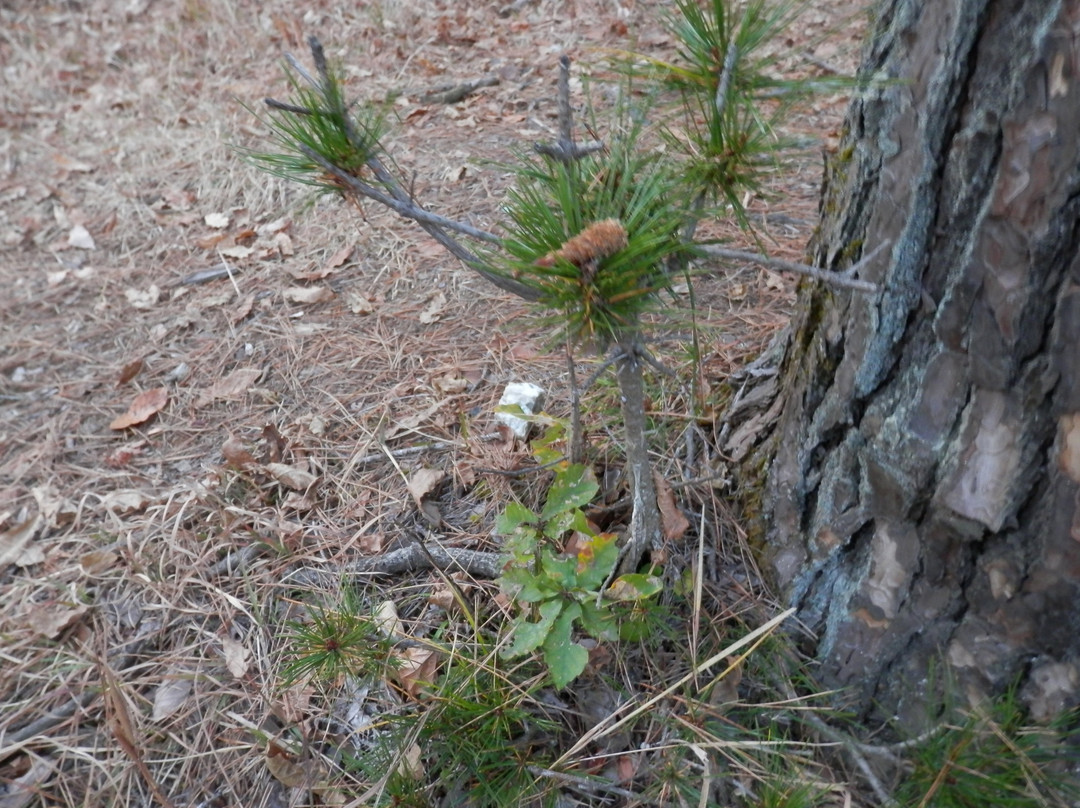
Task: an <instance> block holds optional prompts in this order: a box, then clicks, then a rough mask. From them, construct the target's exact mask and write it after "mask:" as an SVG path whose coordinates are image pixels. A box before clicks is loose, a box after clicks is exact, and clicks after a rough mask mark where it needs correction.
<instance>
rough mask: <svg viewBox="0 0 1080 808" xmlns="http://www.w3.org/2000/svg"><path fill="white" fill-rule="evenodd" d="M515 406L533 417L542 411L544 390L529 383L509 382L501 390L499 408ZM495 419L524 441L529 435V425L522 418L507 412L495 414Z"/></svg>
mask: <svg viewBox="0 0 1080 808" xmlns="http://www.w3.org/2000/svg"><path fill="white" fill-rule="evenodd" d="M513 404H517V405H518V406H519V407H521V411H522V412H523V413H525V414H526V415H535V414H536V413H538V412H540V411H541V410H542V409H544V388H543V387H539V386H538V385H535V384H530V383H529V382H511V383H510V384H508V385H506V389H505V390H503V394H502V398H500V399H499V406H500V407H504V406H507V405H513ZM495 418H496V419H497V420H498V421H499V423H502V424H506V425H507V426H508V427H510V431H511V432H513V433H514V434H515V435H517V436H518V437H519V438H521V439H522V440H524V439H525V438H526V437H528V435H529V427H530V426H531V424H530V423H529V422H528V421H526V420H525V419H524V418H519V417H518V416H516V415H513V414H511V413H508V412H497V413H495Z"/></svg>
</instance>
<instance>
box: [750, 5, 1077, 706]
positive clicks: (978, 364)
mask: <svg viewBox="0 0 1080 808" xmlns="http://www.w3.org/2000/svg"><path fill="white" fill-rule="evenodd" d="M873 27H874V29H875V33H874V34H873V36H872V39H871V40H870V42H869V43H868V45H867V50H866V55H865V68H866V71H867V76H868V77H870V76H872V77H874V78H875V79H877V80H878V81H879V83H878V84H877V86H876V87H872V88H870V89H868V90H865V91H863V92H861V93H860V94H859V97H857V98H856V99H855V100H854V102H853V104H852V107H851V109H850V112H849V116H848V120H847V131H846V132H845V135H844V138H843V141H842V143H841V145H840V148H839V149H838V151H837V152H836V154H835V155H833V156H832V158H831V160H829V161H828V166H827V171H826V184H825V190H824V194H823V200H822V222H821V226H820V230H819V233H818V235H817V238H816V242H815V247H814V251H815V253H816V255H815V258H816V264H817V265H818V266H825V267H830V268H835V269H843V268H844V267H845V266H848V265H850V264H851V263H853V262H854V260H855V259H857V258H858V257H859V255H861V254H866V253H868V252H869V251H870V250H872V249H873V248H874V247H876V246H877V245H879V244H881V243H882V242H886V241H887V242H889V243H890V246H889V248H888V249H885V250H883V251H882V252H881V254H880V255H879V256H878V258H877V259H875V260H874V261H873V262H872V263H871V265H870V266H869V268H868V269H867V271H866V273H864V274H863V276H862V277H864V278H866V279H868V280H871V281H874V282H876V283H878V284H880V285H881V287H882V289H883V291H882V292H881V293H880V294H878V295H876V296H867V295H860V294H853V293H847V292H839V291H834V290H831V289H829V288H827V287H825V286H822V285H820V284H806V285H804V288H803V289H802V291H801V300H800V307H799V311H800V314H799V316H798V317H797V318H796V321H795V322H794V323H793V325H792V329H791V332H790V337H789V342H788V344H787V346H786V350H785V355H784V359H783V361H782V362H781V364H780V367H779V377H778V378H779V382H780V383H779V388H778V389H779V391H780V396H781V398H780V399H779V402H780V404H779V408H780V415H779V419H778V420H776V421H775V429H774V431H773V432H772V433H771V435H770V436H769V437H768V439H767V440H765V441H763V442H762V443H761V444H759V446H758V447H757V449H756V450H755V452H754V453H753V454H749V455H747V457H746V460H744V462H743V465H742V468H743V470H744V472H746V473H744V479H746V474H748V470H749V469H752V468H756V469H758V470H760V471H762V472H763V473H764V478H765V489H764V491H759V493H760V502H761V503H762V504H761V508H762V512H763V519H762V522H761V528H762V534H761V535H762V537H763V546H764V548H765V550H764V553H765V556H766V560H767V562H768V563H767V564H766V565H765V566H766V567H767V568H768V569H769V570H771V572H772V575H773V577H774V579H775V582H776V583H777V584H778V586H779V587H780V589H781V591H783V592H784V593H785V595H786V597H788V598H789V599H790V601H791V602H792V603H793V604H796V605H798V607H799V612H800V617H801V619H802V621H803V622H804V623H805V624H806V625H807V626H809V627H810V628H811V629H813V631H814V632H815V633H816V638H815V640H814V641H813V642H812V643H810V644H809V648H808V650H810V651H811V652H812V653H813V654H814V656H815V657H816V658H817V660H818V661H819V662H820V668H819V670H818V674H819V676H820V679H821V681H822V683H823V684H824V685H826V686H829V687H844V688H850V690H849V691H848V693H849V695H850V697H851V699H852V703H853V705H854V706H855V708H856V709H857V710H858V711H860V712H861V713H862V714H864V715H870V714H874V715H876V716H877V717H878V718H885V719H890V720H891V719H893V718H894V717H896V718H898V719H899V720H900V722H901V723H903V724H906V725H908V726H912V727H914V726H919V725H920V724H921V723H922V722H924V721H925V720H926V719H927V718H928V714H927V712H926V710H927V708H928V704H927V702H928V701H929V700H930V699H931V697H932V696H933V694H932V693H931V692H930V687H931V685H932V684H933V683H934V682H935V681H936V682H938V683H939V684H940V683H941V682H942V681H944V680H945V679H946V678H947V677H951V679H952V681H953V682H954V683H955V684H957V685H958V686H959V688H960V693H961V694H962V695H967V696H971V695H975V694H990V693H994V692H997V691H1000V690H1001V689H1002V688H1003V687H1005V686H1007V685H1009V684H1010V683H1013V682H1015V681H1017V680H1019V681H1020V682H1021V683H1022V690H1021V694H1022V696H1023V697H1024V699H1025V700H1026V701H1027V702H1028V704H1029V706H1030V707H1031V708H1032V711H1033V713H1034V714H1035V716H1036V717H1040V718H1041V717H1044V716H1045V715H1047V714H1048V713H1050V712H1053V711H1056V710H1058V709H1060V708H1062V707H1064V706H1067V705H1069V704H1075V703H1076V701H1077V694H1078V691H1080V507H1078V504H1080V257H1078V248H1080V45H1078V39H1077V37H1078V35H1080V0H923V1H922V2H920V1H919V0H886V2H883V3H880V4H879V6H878V9H877V12H876V15H875V20H874V25H873ZM889 79H891V81H888V80H889ZM883 80H884V81H883ZM935 670H936V671H937V673H936V674H934V673H932V671H935Z"/></svg>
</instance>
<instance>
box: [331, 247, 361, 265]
mask: <svg viewBox="0 0 1080 808" xmlns="http://www.w3.org/2000/svg"><path fill="white" fill-rule="evenodd" d="M354 249H356V248H355V247H354V246H353V245H352V244H347V245H345V246H344V247H342V248H341V249H340V250H338V251H337V252H336V253H334V254H333V255H331V256H330V257H329V258H328V259H327V261H326V265H327V266H328V267H330V268H331V269H337V268H338V267H340V266H342V265H343V264H344V263H345V262H346V261H348V260H349V257H350V256H351V255H352V254H353V250H354Z"/></svg>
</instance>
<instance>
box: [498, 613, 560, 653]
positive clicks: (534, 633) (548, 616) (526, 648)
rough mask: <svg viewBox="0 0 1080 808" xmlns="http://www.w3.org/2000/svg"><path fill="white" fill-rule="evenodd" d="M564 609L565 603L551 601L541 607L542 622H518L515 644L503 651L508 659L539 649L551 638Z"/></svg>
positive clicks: (515, 630)
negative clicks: (553, 627)
mask: <svg viewBox="0 0 1080 808" xmlns="http://www.w3.org/2000/svg"><path fill="white" fill-rule="evenodd" d="M562 609H563V601H561V600H549V601H548V602H547V603H544V604H542V605H541V606H540V608H539V612H540V620H538V621H537V622H535V623H534V622H531V621H528V620H516V621H515V622H514V628H513V631H514V644H513V645H511V646H510V647H509V648H507V649H506V650H505V651H503V656H504V657H506V658H507V659H512V658H514V657H518V656H523V655H524V654H528V653H530V652H532V651H535V650H536V649H537V648H539V647H540V646H541V645H542V644H543V643H544V641H545V640H546V639H547V638H548V637H549V636H550V633H551V629H552V626H553V625H554V624H555V618H557V617H559V614H560V612H562Z"/></svg>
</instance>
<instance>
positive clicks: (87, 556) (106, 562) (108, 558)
mask: <svg viewBox="0 0 1080 808" xmlns="http://www.w3.org/2000/svg"><path fill="white" fill-rule="evenodd" d="M119 558H120V556H118V555H117V554H116V553H114V552H112V550H91V551H90V552H88V553H83V554H82V555H81V556H79V567H80V568H82V571H83V572H85V573H86V574H87V575H97V574H98V573H99V572H105V570H107V569H109V568H110V567H111V566H112V565H113V564H115V563H116V562H117V560H118V559H119Z"/></svg>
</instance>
